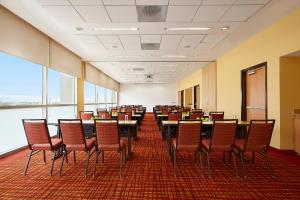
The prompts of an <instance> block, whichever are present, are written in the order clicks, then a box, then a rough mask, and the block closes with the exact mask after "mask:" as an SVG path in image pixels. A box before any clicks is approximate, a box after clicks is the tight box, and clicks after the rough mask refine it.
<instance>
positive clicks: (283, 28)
mask: <svg viewBox="0 0 300 200" xmlns="http://www.w3.org/2000/svg"><path fill="white" fill-rule="evenodd" d="M297 50H300V9H298V10H296V11H295V12H293V13H291V14H289V15H288V16H286V17H284V18H282V19H280V20H279V21H277V22H275V23H274V24H273V25H271V26H270V27H268V28H266V29H265V30H263V31H261V32H260V33H258V34H256V35H255V36H253V37H251V38H250V39H248V40H246V41H245V42H243V43H242V44H240V45H238V46H237V47H235V48H233V49H232V50H230V51H229V52H227V53H226V54H224V55H223V56H221V57H220V58H218V59H217V109H218V110H223V111H225V117H232V116H233V115H237V116H240V115H241V70H242V69H245V68H248V67H251V66H254V65H257V64H259V63H262V62H267V65H268V69H267V73H268V82H267V84H268V117H269V118H274V119H276V125H275V129H274V133H273V137H272V140H271V146H273V147H275V148H288V149H290V148H291V147H290V146H289V145H285V144H284V143H285V142H283V144H282V145H281V140H282V141H285V137H286V136H285V135H281V134H280V124H281V123H280V122H281V121H280V67H279V66H280V62H279V61H280V57H281V56H283V55H286V54H289V53H291V52H295V51H297ZM198 73H199V74H200V73H201V70H199V71H198ZM195 76H196V73H194V74H193V75H191V76H189V77H186V78H185V79H184V80H182V81H180V83H179V88H186V87H187V86H188V85H195V84H197V83H199V82H200V80H201V79H202V77H201V79H199V78H195Z"/></svg>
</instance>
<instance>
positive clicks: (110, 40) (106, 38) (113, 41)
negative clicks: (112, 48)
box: [98, 35, 120, 44]
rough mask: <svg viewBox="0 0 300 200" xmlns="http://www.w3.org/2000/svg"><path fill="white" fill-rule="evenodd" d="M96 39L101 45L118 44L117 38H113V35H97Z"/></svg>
mask: <svg viewBox="0 0 300 200" xmlns="http://www.w3.org/2000/svg"><path fill="white" fill-rule="evenodd" d="M98 38H99V39H100V40H101V42H102V43H103V44H106V43H107V44H120V40H119V38H118V36H113V35H109V36H108V35H104V36H102V35H99V36H98Z"/></svg>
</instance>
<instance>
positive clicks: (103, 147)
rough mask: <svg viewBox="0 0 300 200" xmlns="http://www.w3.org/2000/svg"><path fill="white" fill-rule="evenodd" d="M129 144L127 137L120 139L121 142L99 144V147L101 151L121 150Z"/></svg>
mask: <svg viewBox="0 0 300 200" xmlns="http://www.w3.org/2000/svg"><path fill="white" fill-rule="evenodd" d="M127 145H128V140H127V139H125V138H122V139H120V145H119V144H99V145H98V148H99V150H100V151H120V150H123V149H124V148H126V146H127Z"/></svg>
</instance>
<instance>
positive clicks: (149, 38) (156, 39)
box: [141, 35, 161, 43]
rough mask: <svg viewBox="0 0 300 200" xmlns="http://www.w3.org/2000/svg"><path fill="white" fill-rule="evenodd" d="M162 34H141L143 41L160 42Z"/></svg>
mask: <svg viewBox="0 0 300 200" xmlns="http://www.w3.org/2000/svg"><path fill="white" fill-rule="evenodd" d="M160 41H161V36H160V35H141V42H142V43H160Z"/></svg>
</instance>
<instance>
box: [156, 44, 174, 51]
mask: <svg viewBox="0 0 300 200" xmlns="http://www.w3.org/2000/svg"><path fill="white" fill-rule="evenodd" d="M177 47H178V44H174V43H161V44H160V50H176V49H177Z"/></svg>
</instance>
